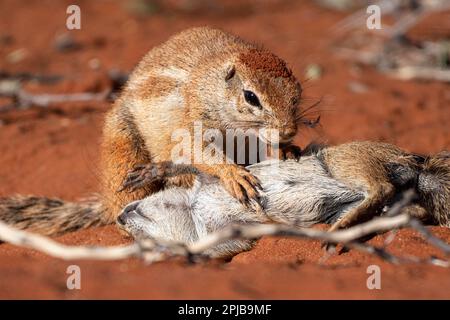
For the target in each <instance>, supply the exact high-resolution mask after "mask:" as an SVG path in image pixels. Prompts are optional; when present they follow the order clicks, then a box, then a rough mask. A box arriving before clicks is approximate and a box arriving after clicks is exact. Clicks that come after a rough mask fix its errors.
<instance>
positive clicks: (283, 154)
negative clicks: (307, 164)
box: [280, 144, 302, 161]
mask: <svg viewBox="0 0 450 320" xmlns="http://www.w3.org/2000/svg"><path fill="white" fill-rule="evenodd" d="M301 156H302V149H301V148H300V147H299V146H296V145H293V144H289V145H287V146H284V147H282V148H280V160H288V159H294V160H297V161H298V160H300V158H301Z"/></svg>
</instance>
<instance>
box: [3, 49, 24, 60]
mask: <svg viewBox="0 0 450 320" xmlns="http://www.w3.org/2000/svg"><path fill="white" fill-rule="evenodd" d="M27 56H28V50H27V49H25V48H21V49H17V50H14V51H13V52H11V53H9V54H8V55H7V56H6V61H8V62H9V63H18V62H21V61H23V60H24V59H25V58H26V57H27Z"/></svg>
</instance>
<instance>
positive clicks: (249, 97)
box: [244, 90, 261, 108]
mask: <svg viewBox="0 0 450 320" xmlns="http://www.w3.org/2000/svg"><path fill="white" fill-rule="evenodd" d="M244 98H245V101H247V102H248V103H249V104H251V105H252V106H255V107H259V108H261V103H260V102H259V99H258V97H257V96H256V94H254V93H253V92H251V91H249V90H244Z"/></svg>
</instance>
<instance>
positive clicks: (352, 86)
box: [348, 81, 369, 93]
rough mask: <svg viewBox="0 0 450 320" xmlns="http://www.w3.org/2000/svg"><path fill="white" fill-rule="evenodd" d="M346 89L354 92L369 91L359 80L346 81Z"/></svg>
mask: <svg viewBox="0 0 450 320" xmlns="http://www.w3.org/2000/svg"><path fill="white" fill-rule="evenodd" d="M348 89H349V90H350V91H351V92H354V93H366V92H367V91H369V88H368V87H367V86H366V85H365V84H364V83H361V82H357V81H351V82H349V83H348Z"/></svg>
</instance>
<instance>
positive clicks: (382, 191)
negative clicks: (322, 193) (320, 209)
mask: <svg viewBox="0 0 450 320" xmlns="http://www.w3.org/2000/svg"><path fill="white" fill-rule="evenodd" d="M394 194H395V187H394V186H393V185H392V184H391V183H379V184H377V185H375V186H373V187H372V188H371V190H370V191H369V194H368V195H367V197H366V198H365V199H364V200H363V202H361V204H360V205H358V206H357V207H355V208H353V209H352V210H350V211H349V212H348V213H347V214H345V215H344V216H343V217H342V218H341V219H339V220H338V221H336V222H335V223H334V224H333V225H332V226H331V227H330V229H329V230H328V231H330V232H331V231H336V230H339V229H343V228H348V227H351V226H353V225H355V224H358V223H361V222H365V221H368V220H370V219H371V218H373V217H374V216H376V215H377V214H378V212H379V211H380V209H381V208H382V207H383V205H384V204H385V203H386V202H388V201H389V199H391V198H392V197H393V196H394Z"/></svg>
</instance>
